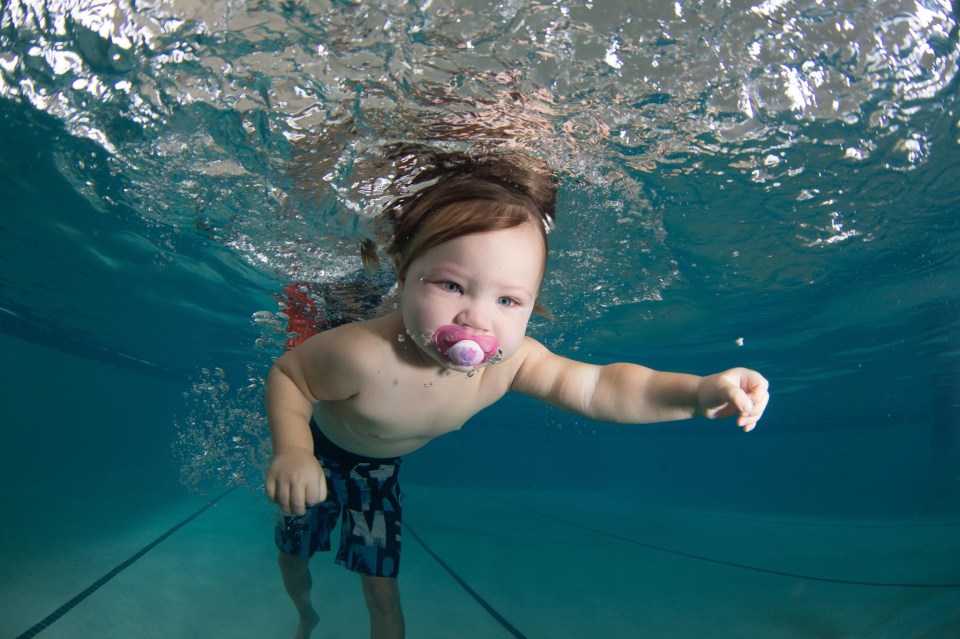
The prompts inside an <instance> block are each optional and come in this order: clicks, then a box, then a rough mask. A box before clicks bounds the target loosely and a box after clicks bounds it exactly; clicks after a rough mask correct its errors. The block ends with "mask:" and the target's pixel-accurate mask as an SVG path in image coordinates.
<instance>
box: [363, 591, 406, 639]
mask: <svg viewBox="0 0 960 639" xmlns="http://www.w3.org/2000/svg"><path fill="white" fill-rule="evenodd" d="M360 581H361V583H362V584H363V598H364V599H365V600H366V602H367V610H368V611H369V612H370V639H403V636H404V632H405V629H404V624H403V610H401V609H400V588H399V586H398V585H397V580H396V579H394V578H392V577H370V576H368V575H361V576H360Z"/></svg>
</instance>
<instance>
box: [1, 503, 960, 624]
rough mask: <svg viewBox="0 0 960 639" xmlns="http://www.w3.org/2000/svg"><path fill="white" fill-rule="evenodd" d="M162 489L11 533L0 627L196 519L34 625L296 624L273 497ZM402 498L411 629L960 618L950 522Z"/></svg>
mask: <svg viewBox="0 0 960 639" xmlns="http://www.w3.org/2000/svg"><path fill="white" fill-rule="evenodd" d="M218 497H219V500H218V501H216V503H215V504H214V505H212V506H209V507H208V508H206V509H205V510H203V508H204V507H205V506H207V505H208V504H209V503H210V502H211V501H213V500H215V499H217V498H218ZM153 501H154V503H158V502H159V504H160V505H159V506H157V507H155V508H152V509H149V510H147V509H144V510H143V511H142V512H139V513H138V512H137V508H136V507H134V508H133V509H132V510H133V511H134V514H136V517H133V516H132V514H131V513H130V511H129V510H124V511H123V512H124V513H125V515H126V516H125V517H124V518H122V519H123V521H125V522H127V523H126V524H124V525H122V526H120V525H114V526H111V527H110V528H109V529H104V528H103V522H105V521H109V520H110V518H109V513H108V510H109V509H104V510H102V511H100V509H98V508H94V509H92V512H86V511H90V510H91V509H90V508H85V509H83V510H84V512H86V514H85V515H80V514H79V512H78V514H77V515H76V516H74V517H67V518H63V517H62V516H61V517H59V518H58V519H57V521H58V522H60V523H59V526H60V530H59V534H60V536H61V537H63V536H64V534H65V533H70V534H69V536H68V538H69V539H70V542H69V543H67V544H62V543H60V544H56V545H53V544H50V543H48V542H44V540H43V538H42V535H32V536H31V539H32V540H33V541H32V542H26V541H21V543H20V544H19V546H20V548H19V549H13V548H11V546H10V544H4V548H5V552H4V553H3V555H4V557H3V559H4V560H5V561H4V564H3V565H4V566H6V568H5V569H4V573H5V574H4V575H3V580H2V582H0V585H2V591H3V592H2V594H3V596H2V597H0V602H2V603H0V619H2V620H3V621H2V622H0V631H2V632H0V634H2V635H3V636H12V637H21V636H24V633H27V631H28V630H29V629H30V628H35V627H36V624H38V623H39V622H40V621H41V620H43V619H45V618H48V617H49V615H51V613H53V612H54V611H56V610H57V609H58V608H61V606H63V605H64V604H65V603H67V602H69V601H70V600H71V599H73V598H74V597H75V596H76V595H78V593H81V592H83V591H84V590H86V589H87V588H88V587H90V585H91V584H94V583H96V582H97V581H98V580H99V579H100V578H101V577H103V576H104V575H107V574H108V573H110V572H111V571H112V570H114V569H115V568H117V567H118V566H121V565H122V564H123V563H124V562H125V561H127V560H128V559H129V558H131V557H132V556H134V555H136V554H137V552H138V551H142V550H143V549H144V548H145V547H148V546H149V545H150V544H151V543H152V542H154V541H156V540H157V539H158V538H160V537H162V536H163V535H164V534H165V533H168V532H169V531H170V530H171V529H172V528H174V527H176V526H177V525H178V524H181V523H183V522H186V523H183V525H182V526H181V527H179V528H177V529H176V530H174V531H173V532H172V533H170V534H169V535H168V536H167V537H166V538H164V539H162V541H160V543H157V544H156V545H155V546H153V547H152V548H149V550H148V551H147V552H145V553H144V554H142V556H140V557H139V558H138V559H136V560H135V561H133V562H131V563H129V564H128V565H126V566H124V567H122V569H120V570H119V571H117V572H116V573H115V574H114V575H113V576H112V578H109V579H108V580H106V581H105V582H103V583H102V585H101V586H100V587H99V588H97V589H96V590H94V591H93V592H90V593H89V594H88V595H86V596H84V597H83V598H82V599H80V600H79V601H74V603H73V604H72V605H70V606H69V609H68V610H66V611H62V616H60V617H59V618H57V619H56V620H54V621H53V622H52V623H50V625H49V626H48V627H46V628H43V629H42V630H41V631H40V632H37V633H36V636H40V637H42V638H44V639H57V638H62V639H66V638H73V639H94V638H96V639H103V638H105V637H139V638H143V639H148V638H153V637H156V638H158V639H159V638H163V639H169V638H170V637H178V638H184V639H187V638H192V637H197V638H200V637H205V638H206V637H228V636H229V637H258V638H259V637H288V636H289V637H292V636H293V633H294V629H295V626H296V618H295V614H294V610H293V607H292V605H291V604H290V602H289V600H288V599H287V597H286V595H285V593H284V591H283V588H282V585H281V581H280V577H279V573H278V571H277V568H276V552H275V550H274V548H273V544H272V525H273V516H274V515H273V512H274V511H273V508H272V506H271V505H270V504H269V503H267V502H266V500H265V499H264V498H263V497H261V496H259V495H254V494H251V493H250V492H248V491H245V490H243V489H236V490H233V491H230V492H228V493H226V494H223V495H218V494H211V495H206V496H202V497H201V496H197V495H193V494H188V493H185V492H184V493H183V494H181V495H180V496H179V499H178V500H167V501H163V500H153ZM404 504H405V506H404V507H405V518H406V524H407V528H406V530H405V531H404V560H403V569H402V576H401V596H402V599H403V605H404V611H405V615H406V621H407V635H408V636H409V637H413V638H420V637H424V638H428V639H429V638H440V637H458V638H461V639H486V638H499V637H504V638H509V637H529V638H531V639H533V638H539V637H551V638H556V637H570V638H577V639H581V638H594V637H596V638H610V639H613V638H631V639H633V638H638V637H643V638H660V637H662V638H667V637H670V638H676V637H720V638H723V637H762V636H775V637H780V638H785V639H791V638H794V637H796V638H798V639H799V638H805V639H806V638H810V637H824V638H826V637H836V638H855V637H856V638H860V637H862V638H867V639H889V638H900V639H903V638H906V637H909V638H927V639H955V638H956V637H958V636H960V587H956V586H957V585H958V584H957V582H958V581H960V539H958V535H957V531H958V527H957V526H956V525H953V524H952V523H951V522H924V525H917V523H916V522H912V521H900V522H876V521H873V522H855V521H850V522H838V521H834V520H831V521H828V522H817V521H796V520H793V521H788V520H783V519H773V518H769V517H763V516H747V515H738V516H731V515H729V514H723V513H709V512H702V511H700V512H694V511H681V510H676V509H668V508H656V507H651V506H641V505H637V504H631V503H628V502H626V501H623V500H615V499H612V498H611V497H610V496H608V495H603V494H599V493H587V492H583V493H559V492H536V493H519V492H518V493H504V492H483V491H462V490H454V489H438V488H427V487H417V486H405V498H404ZM98 511H99V512H98ZM198 512H199V514H197V513H198ZM194 515H196V516H194ZM191 517H193V518H192V519H191ZM132 521H136V522H137V524H136V526H134V525H131V524H130V523H129V522H132ZM114 523H115V524H116V522H114ZM98 524H99V525H100V529H99V530H98V529H96V527H97V525H98ZM44 530H47V531H48V532H49V531H50V526H47V527H45V528H44ZM50 534H52V533H50ZM31 544H32V545H31ZM24 545H26V548H24V547H23V546H24ZM14 551H16V552H14ZM8 555H9V556H8ZM312 565H313V574H314V579H315V587H314V600H315V603H316V607H317V609H318V611H319V612H320V614H321V616H322V617H323V620H322V622H321V624H322V625H321V628H320V629H318V631H317V632H315V633H314V636H315V637H327V638H331V639H335V638H348V637H352V638H355V637H363V636H367V633H368V631H367V619H366V612H365V608H364V604H363V600H362V595H361V592H360V588H359V580H358V579H357V577H356V576H355V575H353V574H351V573H348V572H347V571H345V570H343V569H342V568H340V567H339V566H336V565H335V564H333V562H332V558H331V557H330V556H329V555H318V556H317V557H316V558H315V559H314V561H313V564H312ZM935 584H943V585H945V586H949V585H950V584H953V587H933V586H934V585H935ZM319 630H322V632H321V631H319Z"/></svg>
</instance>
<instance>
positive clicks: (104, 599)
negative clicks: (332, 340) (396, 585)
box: [0, 0, 960, 639]
mask: <svg viewBox="0 0 960 639" xmlns="http://www.w3.org/2000/svg"><path fill="white" fill-rule="evenodd" d="M634 4H635V3H625V2H624V3H617V2H610V3H600V2H593V3H561V2H555V3H554V2H539V1H535V0H517V1H504V2H500V3H475V2H467V1H466V0H447V1H443V2H441V1H439V0H433V1H432V2H431V1H427V2H419V3H410V2H386V3H378V4H377V5H376V6H374V5H372V4H367V3H363V2H317V3H299V2H283V3H270V2H263V3H246V4H245V3H235V2H212V3H202V4H201V3H192V2H187V1H186V0H177V1H171V2H156V3H135V4H134V3H128V2H121V1H119V0H117V1H116V2H63V3H58V2H47V3H39V2H31V1H27V0H13V1H11V2H7V3H4V4H3V5H2V7H0V184H2V187H3V196H4V197H3V200H2V201H3V205H2V215H0V352H2V353H3V362H4V364H5V365H4V366H3V367H2V368H0V370H2V373H0V389H2V391H0V392H2V394H3V395H2V397H3V403H4V407H5V410H4V415H5V419H4V426H3V428H2V429H0V438H2V439H0V468H2V471H0V473H2V474H0V478H2V480H3V481H0V496H2V504H3V512H4V516H3V522H4V523H3V526H2V528H0V566H3V569H2V570H0V593H2V595H3V596H2V597H0V635H2V636H10V637H27V636H35V635H37V634H39V635H41V636H43V637H57V636H59V637H77V638H87V637H97V638H100V637H114V636H117V637H119V636H124V637H128V636H136V637H165V638H166V637H211V636H213V637H216V636H228V635H229V636H241V637H264V636H290V635H292V634H293V629H294V628H295V616H294V610H293V608H292V606H291V605H290V603H289V601H288V600H287V599H286V595H285V594H284V592H283V589H282V585H281V582H280V577H279V573H278V572H277V570H276V566H275V554H276V553H275V549H274V547H273V541H272V526H273V517H274V510H273V508H272V506H271V505H270V504H269V503H268V502H267V501H266V499H265V498H264V497H263V496H262V492H261V491H262V469H263V464H264V463H265V461H266V460H267V458H268V455H269V448H268V442H267V441H266V439H265V438H266V425H265V421H264V418H263V411H262V383H263V377H264V376H265V374H266V371H267V370H268V368H269V365H270V362H271V361H272V360H273V358H275V357H276V356H277V355H278V354H279V353H280V352H282V349H283V342H284V340H285V339H286V335H285V333H284V328H285V322H284V319H283V317H282V316H281V315H280V312H281V308H280V305H279V302H280V299H281V296H282V291H283V290H284V287H285V286H287V285H288V284H289V283H291V282H309V283H311V285H313V286H315V287H316V288H317V289H318V290H322V291H324V292H325V295H326V297H327V302H328V305H329V307H330V308H332V309H336V311H337V312H338V313H341V314H343V315H344V316H350V317H357V316H362V314H363V313H365V312H368V310H367V309H365V308H364V304H363V303H362V300H361V302H358V301H357V300H356V299H351V297H350V296H351V295H353V296H354V297H356V296H357V295H356V294H357V290H358V287H361V288H362V290H363V291H364V295H367V296H368V295H369V294H370V291H374V292H375V293H376V294H377V295H381V294H382V295H387V296H388V295H389V292H390V286H391V283H392V272H391V271H390V269H389V268H388V267H387V266H386V265H388V264H389V259H387V258H386V257H385V256H384V255H383V253H382V251H381V264H382V265H383V266H382V267H381V268H380V269H379V270H376V271H375V272H365V271H364V269H363V266H362V264H361V261H360V258H359V250H358V245H359V244H360V242H362V241H363V240H365V239H373V240H375V241H378V242H380V241H382V239H383V233H384V228H383V224H382V220H381V219H380V218H379V217H378V215H377V211H378V206H379V205H380V204H382V196H383V190H382V189H383V184H384V183H383V181H382V178H383V166H384V164H383V161H382V159H383V156H384V153H385V149H386V148H387V146H388V145H389V144H392V143H395V142H400V141H421V142H423V141H434V143H437V144H441V145H442V146H443V147H444V148H454V149H466V148H472V147H475V146H478V145H485V146H492V147H494V148H502V147H506V146H519V147H521V148H524V149H526V150H527V151H528V152H530V153H534V154H536V155H539V156H541V157H544V158H545V159H547V160H548V161H550V162H551V164H552V165H553V166H554V168H555V169H556V170H557V172H558V175H559V178H560V201H559V209H558V218H557V228H556V230H555V231H554V232H553V233H552V235H551V249H552V251H551V256H550V272H549V274H548V276H547V279H546V282H545V286H544V293H543V301H544V302H545V304H546V306H547V307H548V308H549V309H550V310H551V311H552V313H553V314H554V316H555V317H554V318H553V319H550V320H547V319H542V318H541V319H537V320H535V321H534V323H533V324H532V325H531V329H530V332H531V334H532V335H534V336H535V337H537V338H538V339H540V340H542V341H544V342H545V343H546V344H547V345H548V346H550V347H551V348H552V349H554V350H555V351H556V352H559V353H562V354H564V355H567V356H571V357H576V358H580V359H585V360H588V361H591V362H596V363H606V362H613V361H635V362H639V363H643V364H646V365H648V366H652V367H654V368H661V369H668V370H683V371H689V372H694V373H710V372H714V371H717V370H721V369H723V368H725V367H728V366H733V365H743V366H749V367H752V368H755V369H757V370H760V371H761V372H763V373H764V375H765V376H767V377H768V378H769V379H770V382H771V393H772V401H771V404H770V406H769V408H768V410H767V413H766V415H765V417H764V419H763V421H762V422H761V424H760V426H759V427H758V429H757V430H756V431H755V432H753V433H750V434H743V433H741V432H739V431H738V429H736V428H735V427H734V426H733V425H731V424H729V423H723V422H709V421H706V420H692V421H689V422H683V423H674V424H660V425H651V426H643V427H635V426H615V425H610V424H601V423H595V422H589V421H586V420H583V419H581V418H577V417H574V416H571V415H567V414H564V413H561V412H559V411H556V410H554V409H552V408H549V407H546V406H543V405H540V404H538V403H536V402H533V401H531V400H529V399H526V398H523V397H517V396H508V397H507V398H505V399H504V400H503V401H502V402H500V403H499V404H497V405H496V406H494V407H491V408H490V409H488V410H487V411H485V412H483V413H481V414H480V415H478V416H477V417H476V418H474V419H473V420H472V421H471V422H470V423H468V424H467V426H466V427H465V428H464V429H463V430H461V431H460V432H457V433H452V434H450V435H447V436H445V437H443V438H441V439H438V440H437V441H435V442H433V443H431V444H430V445H429V446H427V447H426V448H424V449H422V450H420V451H417V452H416V453H414V454H412V455H410V456H409V458H408V459H407V461H406V463H405V466H404V480H403V481H404V493H405V523H406V524H407V528H405V531H404V568H403V577H402V578H401V591H402V596H403V601H404V610H405V613H406V616H407V625H408V629H409V632H408V634H409V635H410V636H412V637H452V636H455V637H463V638H472V637H510V636H514V637H530V638H531V639H532V638H535V637H548V636H549V637H573V638H592V637H604V638H608V637H631V638H632V637H645V638H646V637H693V636H709V637H721V638H725V637H754V636H776V637H788V638H789V637H798V638H799V637H843V638H854V637H864V638H871V639H879V638H906V637H909V638H928V639H947V638H953V637H956V636H960V443H958V439H960V437H958V435H960V426H958V418H960V295H958V291H960V260H958V250H960V112H958V111H960V104H958V96H960V91H958V82H960V80H958V73H957V65H958V61H960V27H958V21H957V15H956V10H955V8H954V7H953V6H952V5H951V4H950V3H949V2H937V1H933V0H931V1H923V2H921V1H918V0H917V1H912V2H882V1H881V2H873V3H860V2H853V1H850V2H847V1H844V2H839V3H832V4H827V3H821V2H817V1H815V0H811V1H809V2H797V3H784V2H772V1H767V2H747V1H731V2H722V3H713V4H711V3H699V2H651V3H647V4H646V5H645V6H644V7H643V8H642V9H640V8H638V7H636V6H634ZM441 138H442V140H443V141H442V142H439V143H438V142H436V140H438V139H441ZM361 297H362V296H361ZM313 565H314V571H315V577H316V579H317V583H318V587H317V588H318V590H317V593H315V594H316V596H315V598H316V599H317V605H318V609H319V610H320V612H321V615H325V617H324V622H323V623H324V629H325V632H326V634H324V635H323V636H331V637H337V636H344V637H347V636H363V635H364V634H365V633H366V625H365V624H366V613H365V610H364V607H363V601H362V596H361V593H360V589H359V587H358V585H357V584H356V583H355V582H356V578H355V577H354V576H353V575H350V574H349V573H347V572H346V571H344V570H342V569H341V568H339V567H336V566H334V565H333V564H332V561H331V560H329V559H328V558H326V557H318V558H317V559H316V560H315V561H314V564H313Z"/></svg>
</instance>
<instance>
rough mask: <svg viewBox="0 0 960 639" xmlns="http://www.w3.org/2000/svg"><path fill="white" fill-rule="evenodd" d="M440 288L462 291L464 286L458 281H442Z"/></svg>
mask: <svg viewBox="0 0 960 639" xmlns="http://www.w3.org/2000/svg"><path fill="white" fill-rule="evenodd" d="M440 288H442V289H443V290H445V291H450V292H451V293H462V292H463V287H462V286H460V285H459V284H457V283H456V282H440Z"/></svg>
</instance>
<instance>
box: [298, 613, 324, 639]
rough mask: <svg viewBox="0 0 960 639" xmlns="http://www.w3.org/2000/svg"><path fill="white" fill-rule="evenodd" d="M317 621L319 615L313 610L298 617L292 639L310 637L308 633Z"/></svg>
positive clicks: (311, 631) (315, 625)
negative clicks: (295, 632)
mask: <svg viewBox="0 0 960 639" xmlns="http://www.w3.org/2000/svg"><path fill="white" fill-rule="evenodd" d="M318 623H320V615H318V614H317V613H315V612H312V611H311V612H310V614H309V615H307V616H305V617H303V616H302V617H300V625H299V626H298V627H297V634H296V635H294V639H310V634H311V633H313V629H314V628H316V627H317V624H318Z"/></svg>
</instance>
